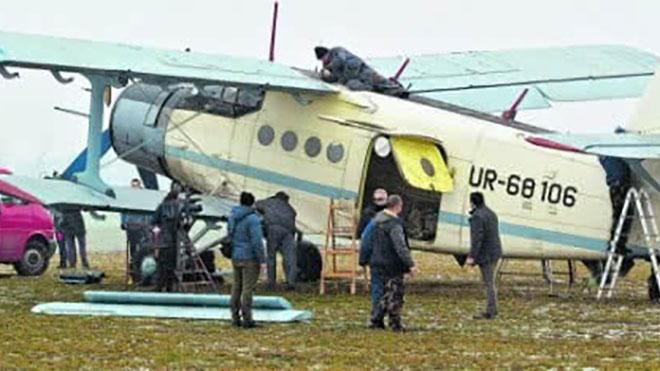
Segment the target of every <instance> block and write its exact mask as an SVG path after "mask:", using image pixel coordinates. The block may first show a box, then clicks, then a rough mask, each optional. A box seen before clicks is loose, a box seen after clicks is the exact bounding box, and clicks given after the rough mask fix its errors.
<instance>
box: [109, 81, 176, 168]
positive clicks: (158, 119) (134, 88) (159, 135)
mask: <svg viewBox="0 0 660 371" xmlns="http://www.w3.org/2000/svg"><path fill="white" fill-rule="evenodd" d="M174 91H175V89H166V88H163V87H161V86H158V85H148V84H144V83H137V84H132V85H130V86H128V87H127V88H126V89H124V91H123V92H122V93H121V95H120V96H119V98H118V99H117V102H116V103H115V105H114V108H113V110H112V113H111V115H110V136H111V140H112V146H113V148H114V150H115V152H116V153H117V154H118V155H119V156H120V157H121V158H122V159H124V160H126V161H128V162H130V163H132V164H135V165H137V166H139V167H141V168H144V169H147V170H151V171H153V172H155V173H158V174H162V175H166V176H169V175H168V171H167V161H166V159H165V134H166V132H167V126H168V122H169V119H168V118H167V117H164V115H163V106H164V105H165V103H166V102H167V100H168V98H169V97H170V96H171V95H172V94H174Z"/></svg>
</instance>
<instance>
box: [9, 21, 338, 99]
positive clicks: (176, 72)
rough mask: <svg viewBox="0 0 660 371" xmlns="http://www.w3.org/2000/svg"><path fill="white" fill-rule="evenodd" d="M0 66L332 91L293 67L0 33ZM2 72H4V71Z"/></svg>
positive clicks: (220, 56)
mask: <svg viewBox="0 0 660 371" xmlns="http://www.w3.org/2000/svg"><path fill="white" fill-rule="evenodd" d="M0 66H15V67H24V68H36V69H46V70H52V71H57V72H76V73H85V74H95V73H97V74H102V75H104V76H107V75H115V76H118V77H119V76H122V77H125V78H130V77H135V78H140V79H143V80H146V81H152V82H159V81H165V82H177V81H186V82H200V83H214V84H228V85H251V86H263V87H268V88H270V89H274V90H285V91H288V90H293V91H310V92H317V93H328V92H333V91H335V88H333V87H332V86H330V85H328V84H325V83H323V82H322V81H319V80H316V79H314V78H311V77H308V76H304V75H303V74H301V73H299V72H298V71H295V70H293V69H292V68H289V67H286V66H284V65H281V64H277V63H270V62H267V61H262V60H259V59H254V58H239V57H233V56H226V55H213V54H204V53H197V52H184V51H175V50H163V49H155V48H145V47H140V46H132V45H124V44H113V43H107V42H98V41H88V40H78V39H69V38H62V37H51V36H41V35H30V34H21V33H10V32H0ZM0 72H1V71H0Z"/></svg>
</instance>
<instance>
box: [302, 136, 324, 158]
mask: <svg viewBox="0 0 660 371" xmlns="http://www.w3.org/2000/svg"><path fill="white" fill-rule="evenodd" d="M305 153H306V154H307V156H309V157H316V156H318V155H319V153H321V139H319V138H317V137H309V138H308V139H307V141H306V142H305Z"/></svg>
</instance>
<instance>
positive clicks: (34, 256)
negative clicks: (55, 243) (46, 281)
mask: <svg viewBox="0 0 660 371" xmlns="http://www.w3.org/2000/svg"><path fill="white" fill-rule="evenodd" d="M46 251H48V247H47V246H46V245H45V244H44V243H43V242H40V241H36V240H33V241H29V242H28V243H27V246H26V247H25V253H23V258H22V259H21V261H20V262H18V263H14V269H16V272H17V273H18V274H19V275H21V276H39V275H41V274H42V273H44V272H45V271H46V269H48V263H49V259H48V257H47V256H46Z"/></svg>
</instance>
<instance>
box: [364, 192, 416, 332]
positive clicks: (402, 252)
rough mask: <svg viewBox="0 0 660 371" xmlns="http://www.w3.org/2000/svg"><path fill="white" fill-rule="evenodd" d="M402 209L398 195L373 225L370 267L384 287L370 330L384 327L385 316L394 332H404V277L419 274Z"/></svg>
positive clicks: (376, 217)
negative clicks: (402, 313) (407, 235)
mask: <svg viewBox="0 0 660 371" xmlns="http://www.w3.org/2000/svg"><path fill="white" fill-rule="evenodd" d="M402 210H403V200H402V199H401V197H400V196H398V195H392V196H390V197H388V199H387V206H386V208H385V210H383V211H381V212H380V213H378V214H376V216H375V217H374V219H373V220H372V222H371V223H373V232H371V233H373V236H372V237H371V240H370V243H371V244H373V245H372V249H373V250H372V252H371V256H370V259H369V266H370V267H371V269H373V270H374V271H375V272H376V275H378V278H379V279H380V282H382V283H383V284H384V285H385V289H384V291H383V295H382V296H381V298H380V303H379V304H378V307H377V308H376V310H375V311H373V314H372V317H371V325H370V326H369V327H370V328H374V329H379V328H380V329H382V328H385V323H384V322H383V321H384V319H385V315H388V316H389V321H390V323H389V325H390V328H391V329H392V330H393V331H403V325H402V324H401V310H402V309H403V296H404V294H405V291H404V282H403V276H404V274H407V273H410V274H411V275H414V274H415V273H417V267H416V266H415V262H414V261H413V260H412V256H411V255H410V248H409V246H408V239H407V238H406V234H405V231H404V229H403V221H402V220H401V218H399V214H400V213H401V211H402Z"/></svg>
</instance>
